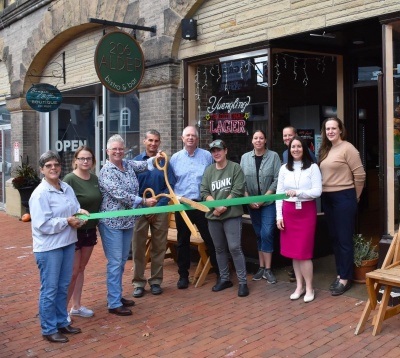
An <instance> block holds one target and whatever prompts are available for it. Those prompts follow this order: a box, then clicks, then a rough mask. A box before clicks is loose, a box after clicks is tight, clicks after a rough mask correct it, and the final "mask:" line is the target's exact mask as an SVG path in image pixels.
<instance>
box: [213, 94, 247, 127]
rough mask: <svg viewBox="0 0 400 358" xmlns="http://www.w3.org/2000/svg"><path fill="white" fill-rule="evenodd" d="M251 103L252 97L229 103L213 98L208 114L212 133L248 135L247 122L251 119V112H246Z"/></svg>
mask: <svg viewBox="0 0 400 358" xmlns="http://www.w3.org/2000/svg"><path fill="white" fill-rule="evenodd" d="M250 102H251V97H250V96H246V97H245V98H244V99H240V98H235V99H232V100H228V101H224V100H223V98H222V97H220V98H217V97H216V96H211V97H210V99H209V100H208V103H210V106H208V107H207V112H208V113H207V114H206V120H207V121H209V123H210V133H216V134H221V133H224V134H238V133H246V128H245V127H246V121H247V120H248V119H249V118H250V112H245V110H246V108H247V106H248V105H249V104H250Z"/></svg>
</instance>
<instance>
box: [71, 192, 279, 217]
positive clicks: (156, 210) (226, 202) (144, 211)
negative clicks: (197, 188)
mask: <svg viewBox="0 0 400 358" xmlns="http://www.w3.org/2000/svg"><path fill="white" fill-rule="evenodd" d="M285 198H287V196H286V194H269V195H257V196H246V197H242V198H230V199H222V200H212V201H202V202H200V204H203V205H205V206H207V207H208V208H215V207H217V206H233V205H244V204H251V203H261V202H266V201H275V200H283V199H285ZM183 210H195V209H194V208H192V207H191V206H190V205H188V204H174V205H165V206H154V207H151V208H140V209H129V210H116V211H105V212H102V213H93V214H92V213H91V214H90V216H87V215H83V214H79V215H76V216H77V217H79V218H81V219H84V220H93V219H104V218H116V217H119V216H138V215H148V214H160V213H170V212H172V211H183Z"/></svg>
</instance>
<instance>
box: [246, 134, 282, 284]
mask: <svg viewBox="0 0 400 358" xmlns="http://www.w3.org/2000/svg"><path fill="white" fill-rule="evenodd" d="M252 144H253V147H254V149H253V150H252V151H250V152H248V153H245V154H243V155H242V159H241V161H240V166H241V167H242V170H243V172H244V175H245V178H246V191H245V196H253V195H268V194H274V193H275V191H276V187H277V184H278V174H279V169H280V167H281V160H280V159H279V155H278V153H275V152H273V151H272V150H269V149H268V148H267V137H266V134H265V132H264V131H263V130H261V129H258V130H256V131H255V132H254V134H253V139H252ZM248 209H249V214H250V217H251V221H252V223H253V228H254V231H255V232H256V236H257V248H258V258H259V262H260V268H259V269H258V271H257V273H256V274H255V275H254V276H253V281H258V280H261V279H262V278H264V279H266V280H267V282H268V283H276V278H275V276H274V274H273V273H272V271H271V261H272V252H273V251H274V245H273V239H274V230H275V217H276V209H275V203H274V202H273V201H269V202H259V203H253V204H250V205H249V206H248Z"/></svg>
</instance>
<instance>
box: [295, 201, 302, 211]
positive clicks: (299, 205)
mask: <svg viewBox="0 0 400 358" xmlns="http://www.w3.org/2000/svg"><path fill="white" fill-rule="evenodd" d="M296 209H298V210H300V209H301V201H296Z"/></svg>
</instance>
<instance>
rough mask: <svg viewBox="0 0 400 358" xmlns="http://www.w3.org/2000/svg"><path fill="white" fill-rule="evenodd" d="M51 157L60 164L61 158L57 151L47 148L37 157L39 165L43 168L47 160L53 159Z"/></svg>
mask: <svg viewBox="0 0 400 358" xmlns="http://www.w3.org/2000/svg"><path fill="white" fill-rule="evenodd" d="M53 159H54V160H56V161H57V162H58V163H59V164H61V158H60V156H59V155H58V153H57V152H53V151H52V150H48V151H47V152H44V153H43V154H42V155H41V156H40V158H39V167H41V168H43V167H44V165H45V164H46V163H47V162H48V161H49V160H53Z"/></svg>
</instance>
